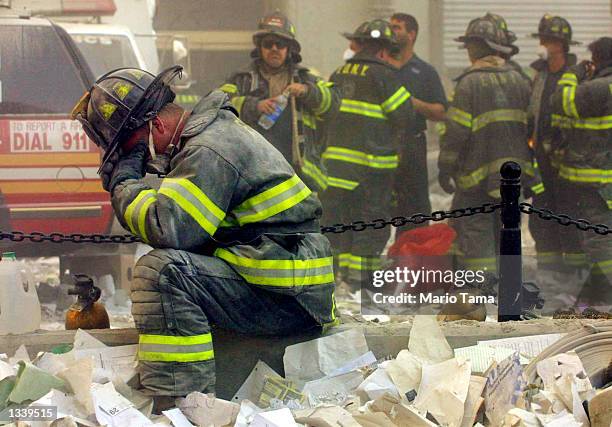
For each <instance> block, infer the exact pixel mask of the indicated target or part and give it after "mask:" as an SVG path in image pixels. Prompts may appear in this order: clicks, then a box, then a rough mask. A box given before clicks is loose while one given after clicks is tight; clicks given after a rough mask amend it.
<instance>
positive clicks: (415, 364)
mask: <svg viewBox="0 0 612 427" xmlns="http://www.w3.org/2000/svg"><path fill="white" fill-rule="evenodd" d="M422 365H423V363H422V362H421V360H420V359H419V358H418V357H417V356H415V355H414V354H412V353H411V352H410V351H408V350H402V351H400V352H399V353H398V355H397V357H396V358H395V360H390V361H389V362H388V365H387V367H386V368H385V370H386V371H387V374H389V377H390V378H391V380H392V381H393V383H394V384H395V386H396V387H397V390H398V391H399V393H400V394H401V395H405V394H406V393H407V392H409V391H410V390H418V389H419V384H420V383H421V367H422Z"/></svg>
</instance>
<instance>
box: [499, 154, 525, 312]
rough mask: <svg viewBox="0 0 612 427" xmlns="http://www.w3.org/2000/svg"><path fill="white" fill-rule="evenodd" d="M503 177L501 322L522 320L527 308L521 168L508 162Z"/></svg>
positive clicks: (503, 168)
mask: <svg viewBox="0 0 612 427" xmlns="http://www.w3.org/2000/svg"><path fill="white" fill-rule="evenodd" d="M500 173H501V176H502V178H501V186H500V192H501V198H502V209H501V221H502V229H501V232H500V240H499V255H500V257H499V292H498V295H499V296H498V298H499V300H498V312H497V321H498V322H507V321H509V320H520V319H521V311H522V307H523V297H522V289H523V262H522V259H521V210H520V206H519V197H520V195H521V167H520V166H519V164H518V163H516V162H506V163H504V164H503V165H502V167H501V169H500Z"/></svg>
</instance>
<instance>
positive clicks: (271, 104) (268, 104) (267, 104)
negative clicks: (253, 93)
mask: <svg viewBox="0 0 612 427" xmlns="http://www.w3.org/2000/svg"><path fill="white" fill-rule="evenodd" d="M275 109H276V99H275V98H268V99H263V100H261V101H259V102H258V103H257V111H259V112H260V113H261V114H272V113H273V112H274V110H275Z"/></svg>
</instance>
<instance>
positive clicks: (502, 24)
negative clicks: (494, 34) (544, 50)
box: [484, 12, 520, 56]
mask: <svg viewBox="0 0 612 427" xmlns="http://www.w3.org/2000/svg"><path fill="white" fill-rule="evenodd" d="M484 17H485V18H486V19H489V20H491V21H492V22H493V23H494V24H495V25H496V26H497V27H498V28H499V29H501V30H502V31H504V32H505V33H506V42H507V44H506V46H508V47H509V48H511V49H512V52H510V56H514V55H516V54H517V53H519V51H520V49H519V47H518V46H516V45H514V44H513V43H514V42H515V41H516V34H514V31H510V30H509V29H508V23H507V22H506V19H505V18H504V17H503V16H501V15H498V14H496V13H491V12H487V14H486V15H485V16H484Z"/></svg>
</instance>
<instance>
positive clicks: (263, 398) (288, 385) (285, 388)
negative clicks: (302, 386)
mask: <svg viewBox="0 0 612 427" xmlns="http://www.w3.org/2000/svg"><path fill="white" fill-rule="evenodd" d="M273 400H277V401H279V402H280V403H281V404H283V405H289V404H290V403H292V404H293V405H298V406H301V405H302V403H303V402H304V400H305V397H304V395H303V394H302V393H300V392H299V391H297V390H296V386H295V384H294V383H293V381H289V380H286V379H284V378H277V377H274V376H273V377H266V380H265V382H264V386H263V390H262V391H261V395H260V396H259V401H258V402H257V406H259V407H260V408H269V407H270V406H271V403H272V401H273Z"/></svg>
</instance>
